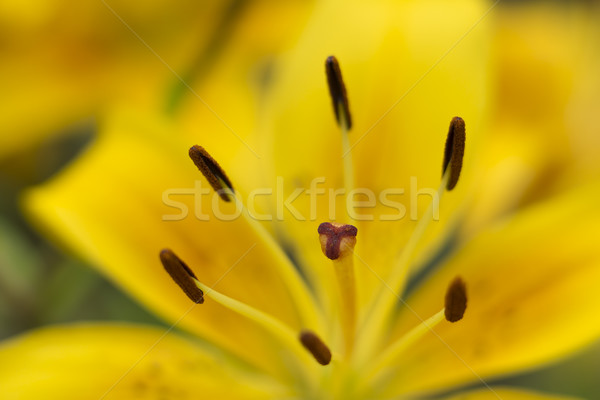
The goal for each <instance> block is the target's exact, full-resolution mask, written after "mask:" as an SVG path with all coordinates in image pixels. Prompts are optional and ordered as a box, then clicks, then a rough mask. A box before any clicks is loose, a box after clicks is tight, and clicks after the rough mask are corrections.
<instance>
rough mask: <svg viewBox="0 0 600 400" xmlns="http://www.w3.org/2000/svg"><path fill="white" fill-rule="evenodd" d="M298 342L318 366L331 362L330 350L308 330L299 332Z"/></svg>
mask: <svg viewBox="0 0 600 400" xmlns="http://www.w3.org/2000/svg"><path fill="white" fill-rule="evenodd" d="M300 342H301V343H302V345H303V346H304V348H305V349H306V350H308V351H309V352H310V354H312V355H313V357H314V358H315V360H317V362H318V363H319V364H321V365H328V364H329V363H330V362H331V350H329V347H327V345H326V344H325V343H323V341H322V340H321V339H320V338H319V337H318V336H317V335H316V334H315V333H314V332H312V331H309V330H304V331H302V332H300Z"/></svg>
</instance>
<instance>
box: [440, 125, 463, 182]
mask: <svg viewBox="0 0 600 400" xmlns="http://www.w3.org/2000/svg"><path fill="white" fill-rule="evenodd" d="M465 140H466V131H465V121H463V119H462V118H460V117H454V118H452V121H451V122H450V129H448V137H447V138H446V147H445V149H444V164H443V168H442V176H444V174H445V173H446V169H448V166H449V167H450V176H449V177H448V183H447V184H446V189H448V190H452V189H454V187H455V186H456V184H457V183H458V178H459V177H460V170H461V169H462V163H463V157H464V155H465Z"/></svg>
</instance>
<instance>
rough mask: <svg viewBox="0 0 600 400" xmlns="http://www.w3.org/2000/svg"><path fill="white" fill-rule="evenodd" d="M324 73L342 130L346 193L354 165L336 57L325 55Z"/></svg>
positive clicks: (349, 121)
mask: <svg viewBox="0 0 600 400" xmlns="http://www.w3.org/2000/svg"><path fill="white" fill-rule="evenodd" d="M325 74H326V75H327V84H328V85H329V93H330V94H331V101H332V102H333V111H334V112H335V118H336V120H337V122H338V126H339V127H340V130H341V131H342V159H343V163H344V188H345V189H346V195H348V194H349V193H350V192H351V191H352V189H354V167H353V163H352V153H351V151H352V148H351V147H350V139H349V137H348V136H349V135H348V131H349V130H350V129H351V128H352V117H351V116H350V106H349V105H348V94H347V93H346V85H345V84H344V80H343V79H342V71H341V69H340V64H339V63H338V60H337V58H335V57H334V56H329V57H327V60H325Z"/></svg>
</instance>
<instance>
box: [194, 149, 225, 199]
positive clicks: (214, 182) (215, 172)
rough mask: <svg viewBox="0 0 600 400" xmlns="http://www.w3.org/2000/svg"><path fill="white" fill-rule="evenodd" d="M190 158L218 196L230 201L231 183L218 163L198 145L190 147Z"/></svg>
mask: <svg viewBox="0 0 600 400" xmlns="http://www.w3.org/2000/svg"><path fill="white" fill-rule="evenodd" d="M190 158H191V159H192V161H193V162H194V164H195V165H196V167H198V169H199V170H200V172H202V175H204V177H205V178H206V179H207V180H208V183H209V184H210V186H212V188H213V189H214V190H215V191H216V192H217V193H219V196H221V198H222V199H223V200H224V201H231V198H230V197H229V194H228V192H229V191H231V193H233V185H232V184H231V181H230V180H229V178H228V177H227V175H226V174H225V171H223V168H221V166H220V165H219V163H217V162H216V161H215V159H214V158H212V157H211V155H210V154H208V152H207V151H206V150H204V148H203V147H202V146H198V145H195V146H192V147H191V148H190ZM223 185H225V186H223ZM227 189H228V190H227Z"/></svg>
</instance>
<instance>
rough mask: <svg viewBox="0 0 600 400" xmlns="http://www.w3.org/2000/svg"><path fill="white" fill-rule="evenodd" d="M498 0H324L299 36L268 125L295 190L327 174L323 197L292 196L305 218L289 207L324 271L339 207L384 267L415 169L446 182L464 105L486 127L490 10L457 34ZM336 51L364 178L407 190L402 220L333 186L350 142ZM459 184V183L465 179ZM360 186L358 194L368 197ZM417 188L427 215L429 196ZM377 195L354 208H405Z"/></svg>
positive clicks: (299, 244)
mask: <svg viewBox="0 0 600 400" xmlns="http://www.w3.org/2000/svg"><path fill="white" fill-rule="evenodd" d="M488 6H489V5H488V4H487V3H484V2H478V1H460V2H453V3H452V5H449V3H445V2H441V1H426V2H410V1H409V2H389V1H377V2H369V3H368V4H367V3H363V2H358V1H350V2H347V1H345V2H339V1H328V2H322V3H319V4H318V8H317V10H316V11H315V12H314V14H313V16H312V17H311V20H310V21H309V23H308V25H307V29H306V30H305V32H304V34H303V36H302V37H301V38H300V40H299V43H298V46H297V47H296V48H295V49H294V51H293V52H292V53H291V54H290V55H289V57H287V58H286V59H284V61H283V66H284V68H285V70H284V71H285V72H284V73H282V75H281V79H280V80H278V81H277V82H276V86H275V88H276V92H275V93H274V94H273V96H272V99H271V100H272V104H271V106H272V107H271V109H270V112H271V114H270V115H271V116H272V117H271V118H270V119H269V121H268V123H267V124H269V126H268V127H267V129H266V130H267V131H268V132H269V133H270V138H269V140H270V141H272V146H273V150H274V151H273V153H272V154H273V157H274V160H273V163H274V165H273V168H274V175H276V176H278V177H282V178H283V189H284V198H286V197H287V196H289V195H290V194H291V193H293V191H294V190H295V189H296V188H298V187H303V188H307V189H308V188H310V185H311V181H313V179H314V178H318V177H324V178H325V180H324V181H323V182H321V183H320V184H319V185H318V189H319V190H322V189H324V193H325V194H323V195H319V196H317V199H316V207H314V206H312V209H311V203H312V200H311V199H310V197H309V196H307V195H302V196H300V197H299V198H298V199H297V200H295V201H294V202H293V204H292V205H293V207H295V208H296V209H297V210H298V212H299V214H300V215H301V216H302V217H304V218H305V220H297V219H296V218H295V217H294V215H290V214H289V213H287V211H286V214H285V215H286V221H285V225H286V226H285V228H286V229H287V230H288V233H289V237H291V238H294V243H293V244H292V245H293V246H295V248H296V251H297V253H298V254H301V257H303V258H305V264H306V265H308V266H309V268H310V269H312V271H311V272H312V273H313V274H314V275H316V276H318V278H315V280H317V281H321V282H328V281H329V280H330V277H329V276H328V275H327V274H324V273H323V272H321V271H327V270H328V269H330V268H329V264H328V260H326V259H325V258H324V257H323V256H322V254H320V251H319V247H318V243H317V240H316V239H317V237H316V229H317V226H318V225H319V223H320V222H324V221H330V220H331V219H333V218H337V220H338V221H339V222H351V223H354V224H355V225H358V231H359V233H358V244H357V246H356V251H357V253H358V254H359V255H360V256H361V257H362V258H364V259H365V260H367V262H369V264H370V265H372V267H373V268H374V269H376V270H377V271H378V273H379V274H381V275H382V276H385V273H386V272H387V270H388V268H389V267H390V266H391V264H392V262H391V261H392V260H393V258H394V256H396V254H397V252H398V249H399V248H401V246H402V244H403V243H404V242H405V240H406V235H407V233H408V232H410V230H411V229H412V228H413V226H414V225H413V221H412V220H411V218H410V215H409V214H410V212H411V211H412V210H411V209H410V201H411V197H410V191H411V177H413V176H416V177H417V178H418V188H437V187H438V185H439V183H440V173H441V163H442V155H443V147H444V141H445V136H446V133H447V131H448V124H449V122H450V120H451V118H452V117H454V116H455V115H460V116H462V117H464V119H465V120H466V121H467V126H468V129H469V130H470V131H471V132H473V133H475V132H476V135H473V138H477V137H481V135H480V134H481V133H482V132H481V131H482V128H481V120H482V114H483V113H482V112H481V111H482V107H483V104H484V96H485V92H486V65H487V50H486V47H485V40H484V39H485V38H486V37H487V35H486V28H485V22H484V23H481V24H480V25H478V26H477V27H476V28H475V29H474V30H473V31H472V32H471V33H470V34H469V35H468V36H466V38H465V39H464V40H462V41H460V44H459V45H458V46H456V47H455V48H453V47H452V46H453V45H454V44H455V43H456V42H457V41H459V39H460V38H461V37H462V36H463V35H464V34H465V33H467V32H468V31H469V29H470V28H472V27H473V26H474V25H475V24H476V23H477V22H478V21H479V20H480V18H481V17H482V16H483V15H484V14H485V12H486V10H487V7H488ZM451 49H452V50H451ZM449 50H451V51H450V52H449V53H448V54H447V57H443V56H444V55H445V54H446V52H448V51H449ZM329 55H335V56H336V57H337V58H338V59H339V62H340V66H341V70H342V75H343V77H344V81H345V83H346V88H347V92H348V96H349V103H350V110H351V114H352V116H353V118H352V119H353V128H352V130H351V131H350V142H351V144H352V145H355V146H356V147H354V148H353V150H352V156H353V157H354V164H355V167H354V168H355V171H356V186H357V187H358V188H368V189H370V190H372V191H374V193H375V195H376V196H379V193H380V191H382V190H384V189H389V188H400V189H403V190H405V193H404V194H396V195H394V196H390V201H397V202H399V203H400V206H401V207H406V208H405V211H406V212H407V214H406V216H405V217H404V218H401V220H400V221H397V223H394V224H387V223H386V224H374V223H372V222H371V221H367V222H365V223H362V222H360V221H359V222H356V221H353V219H352V218H355V217H354V216H353V215H350V216H348V215H347V208H346V204H345V202H344V201H343V196H338V197H337V201H335V200H333V201H331V202H330V200H331V197H332V196H331V194H330V193H329V192H327V190H328V189H340V188H343V179H342V178H343V177H342V164H343V160H342V156H343V152H342V148H341V147H342V144H341V139H340V132H339V128H338V127H337V125H336V122H335V117H334V113H333V109H332V104H331V99H330V97H329V93H328V89H327V85H326V78H325V67H324V62H325V59H326V57H327V56H329ZM442 58H443V59H442ZM441 59H442V60H441ZM440 60H441V61H440ZM438 61H440V62H439V63H437V62H438ZM466 65H468V68H464V66H466ZM421 78H423V79H422V80H421ZM413 85H414V88H413ZM405 95H406V96H405ZM388 111H389V113H388ZM371 128H372V129H371ZM476 141H477V140H473V141H471V139H469V143H468V147H469V150H468V151H467V156H468V157H469V159H470V158H471V157H472V156H473V155H474V154H476V152H472V150H471V149H473V148H475V147H471V146H474V143H475V142H476ZM460 186H461V185H459V188H457V191H460V190H463V189H461V188H460ZM466 187H468V185H464V188H466ZM360 197H361V196H357V197H356V199H357V200H358V199H360V200H365V197H364V196H362V198H360ZM460 197H461V196H460V195H456V196H455V199H458V198H460ZM340 199H341V200H340ZM418 199H419V204H420V207H419V210H420V211H417V212H418V214H419V215H420V214H422V213H423V212H424V211H425V209H426V207H427V202H428V200H429V199H430V197H429V196H420V197H419V198H418ZM378 203H379V204H380V206H379V207H375V208H368V209H366V210H365V209H363V210H356V213H355V214H360V213H365V212H366V213H373V214H374V218H376V219H378V218H379V217H381V215H387V214H391V215H392V216H394V215H398V214H399V212H398V211H397V210H395V209H394V208H392V207H389V206H381V203H380V202H379V201H378ZM330 204H331V205H335V206H336V207H337V209H336V214H335V215H336V216H332V215H333V214H332V213H330V210H331V207H330ZM315 208H316V210H315ZM311 211H313V212H314V214H311ZM351 211H352V210H351ZM359 217H360V215H359ZM358 273H359V274H360V280H361V290H362V291H363V292H364V293H363V295H362V301H367V300H369V299H370V298H371V296H372V294H373V292H374V290H376V289H378V288H379V287H380V282H379V281H378V280H377V279H374V278H373V276H372V274H370V273H368V271H367V272H365V271H364V269H359V271H358ZM330 290H331V289H330Z"/></svg>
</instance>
